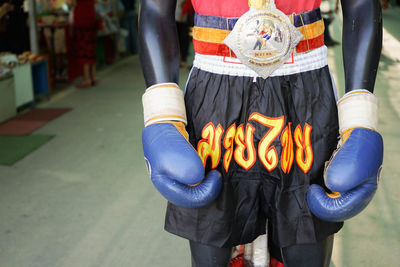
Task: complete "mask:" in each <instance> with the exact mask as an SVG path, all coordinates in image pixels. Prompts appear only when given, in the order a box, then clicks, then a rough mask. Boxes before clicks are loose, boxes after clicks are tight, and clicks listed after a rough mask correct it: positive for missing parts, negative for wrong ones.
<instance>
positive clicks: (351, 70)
mask: <svg viewBox="0 0 400 267" xmlns="http://www.w3.org/2000/svg"><path fill="white" fill-rule="evenodd" d="M175 2H176V1H174V0H142V1H141V11H140V28H139V44H140V60H141V63H142V68H143V73H144V77H145V81H146V85H147V87H151V86H153V85H156V84H161V83H171V82H172V83H178V80H179V77H178V75H179V49H178V41H177V33H176V28H175V21H174V11H175ZM342 10H343V38H342V43H343V59H344V70H345V92H346V93H349V92H351V91H353V90H357V89H364V90H367V91H369V92H371V93H372V92H373V90H374V84H375V78H376V73H377V68H378V63H379V58H380V52H381V44H382V22H381V9H380V4H379V1H376V0H351V1H342ZM350 97H351V95H350ZM351 127H354V125H351ZM145 154H146V151H145ZM345 160H346V159H340V161H341V162H340V163H343V161H345ZM378 165H379V163H378ZM216 176H217V175H216ZM216 179H218V178H216ZM200 180H201V179H200ZM199 182H201V181H199ZM215 183H217V182H215ZM356 183H357V182H356ZM188 184H195V182H188ZM196 184H197V183H196ZM156 187H157V186H156ZM214 187H215V188H214V189H212V190H211V191H212V192H213V193H212V194H217V193H216V192H218V190H219V186H218V185H216V186H214ZM339 187H340V186H339ZM334 188H335V187H334ZM334 188H330V189H332V191H334V190H333V189H334ZM372 191H373V192H372ZM367 193H368V194H370V195H371V197H369V199H368V201H367V202H369V200H370V198H372V195H373V193H374V190H371V191H368V192H367ZM367 193H365V194H367ZM363 194H364V193H363ZM164 195H165V196H166V197H167V199H168V200H170V201H171V199H169V198H168V197H169V196H170V192H169V191H168V193H166V194H164ZM309 195H311V196H310V198H309V199H308V201H309V203H311V204H315V203H317V204H316V209H317V212H319V211H320V212H321V213H319V215H321V216H322V217H323V218H327V220H332V221H341V220H343V219H347V218H349V217H351V216H354V215H355V214H344V215H343V216H338V217H335V216H334V215H333V216H332V215H331V212H332V211H331V210H329V209H330V208H329V207H325V206H324V204H325V203H322V204H320V203H318V202H319V201H322V202H326V201H328V202H329V201H331V200H332V199H335V198H337V197H336V196H335V197H330V196H328V199H327V200H326V199H325V200H324V199H322V200H321V196H324V197H326V194H325V193H324V192H321V191H318V192H317V193H315V191H313V192H311V193H310V194H309ZM315 195H317V196H316V197H314V196H315ZM340 197H342V196H340ZM172 201H174V199H172ZM208 201H212V200H207V203H209V202H208ZM177 203H178V205H179V204H180V203H181V200H178V201H177ZM365 205H366V204H365ZM365 205H364V206H363V207H359V208H357V210H356V211H355V213H358V212H359V211H360V210H361V209H362V208H364V207H365ZM328 206H329V204H328ZM326 209H328V210H326ZM321 210H322V211H321ZM313 212H314V211H313ZM333 212H336V211H333ZM317 216H318V215H317ZM324 216H325V217H324ZM332 245H333V236H328V237H326V238H325V239H323V240H320V241H319V242H317V243H315V244H306V245H294V246H288V247H282V248H272V249H271V250H274V251H275V252H273V253H272V255H273V256H275V257H276V258H278V259H279V260H281V261H283V262H284V264H285V266H289V267H290V266H329V260H330V256H331V251H332ZM190 247H191V251H192V264H193V266H206V267H207V266H228V265H229V259H230V253H231V249H230V248H216V247H214V246H209V245H203V244H200V243H198V242H195V241H190ZM299 255H303V256H304V255H310V256H309V257H308V260H307V259H304V260H302V259H300V258H299ZM309 259H312V260H311V261H309ZM318 259H319V260H318Z"/></svg>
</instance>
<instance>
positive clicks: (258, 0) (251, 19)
mask: <svg viewBox="0 0 400 267" xmlns="http://www.w3.org/2000/svg"><path fill="white" fill-rule="evenodd" d="M249 5H250V9H249V11H247V12H246V13H244V14H243V15H242V16H241V17H240V18H239V20H238V21H237V22H236V24H235V27H234V28H233V29H232V31H231V32H230V33H229V35H228V36H227V37H226V38H225V39H224V43H225V44H226V45H227V46H228V47H229V48H230V49H232V51H233V52H234V53H235V54H236V56H237V58H238V59H239V60H240V61H241V62H242V63H243V64H245V65H246V66H248V67H249V68H250V69H252V70H254V71H255V72H256V73H257V74H258V75H260V76H261V77H263V78H264V79H266V78H268V76H270V75H271V74H272V73H273V72H274V71H275V70H276V69H278V68H279V67H281V66H282V65H283V64H284V63H285V62H286V61H287V60H288V59H289V57H290V56H291V54H292V52H293V49H294V48H295V47H296V45H297V44H298V43H299V42H300V40H301V39H302V38H303V35H302V34H301V33H300V31H298V30H297V29H296V27H294V26H293V24H292V23H291V21H290V20H289V18H288V17H287V16H286V15H285V14H284V13H283V12H282V11H280V10H279V9H277V8H276V6H275V2H274V0H270V1H268V0H250V1H249Z"/></svg>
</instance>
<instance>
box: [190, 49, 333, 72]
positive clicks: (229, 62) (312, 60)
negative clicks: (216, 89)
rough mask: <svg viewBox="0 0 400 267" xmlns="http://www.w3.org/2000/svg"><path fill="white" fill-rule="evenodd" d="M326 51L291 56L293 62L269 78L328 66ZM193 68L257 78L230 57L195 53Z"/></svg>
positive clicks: (314, 50)
mask: <svg viewBox="0 0 400 267" xmlns="http://www.w3.org/2000/svg"><path fill="white" fill-rule="evenodd" d="M327 51H328V49H327V47H326V46H321V47H319V48H316V49H313V50H311V51H309V52H305V53H300V54H293V60H290V61H289V62H287V63H285V64H284V65H283V66H282V67H280V68H279V69H277V70H275V71H274V72H273V73H272V74H271V75H270V77H272V76H283V75H290V74H295V73H300V72H305V71H310V70H316V69H320V68H322V67H325V66H326V65H328V60H327ZM193 66H194V67H196V68H199V69H201V70H204V71H208V72H212V73H216V74H222V75H231V76H246V77H258V76H259V75H258V74H257V73H255V72H254V71H253V70H251V69H250V68H248V67H247V66H245V65H243V64H242V63H240V61H239V60H238V59H237V58H231V57H222V56H210V55H202V54H197V53H196V54H195V57H194V61H193Z"/></svg>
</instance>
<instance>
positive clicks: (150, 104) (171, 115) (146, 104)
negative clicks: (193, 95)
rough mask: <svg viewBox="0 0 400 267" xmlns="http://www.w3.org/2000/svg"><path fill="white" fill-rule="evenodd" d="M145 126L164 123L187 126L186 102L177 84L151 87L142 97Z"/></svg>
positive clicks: (160, 84)
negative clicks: (178, 123) (169, 122)
mask: <svg viewBox="0 0 400 267" xmlns="http://www.w3.org/2000/svg"><path fill="white" fill-rule="evenodd" d="M142 103H143V115H144V126H148V125H150V124H153V123H156V122H162V121H181V122H183V123H184V124H185V125H186V124H187V119H186V109H185V100H184V96H183V92H182V90H181V89H180V88H179V86H178V85H177V84H176V83H159V84H155V85H153V86H150V87H149V88H147V89H146V92H145V93H144V94H143V96H142Z"/></svg>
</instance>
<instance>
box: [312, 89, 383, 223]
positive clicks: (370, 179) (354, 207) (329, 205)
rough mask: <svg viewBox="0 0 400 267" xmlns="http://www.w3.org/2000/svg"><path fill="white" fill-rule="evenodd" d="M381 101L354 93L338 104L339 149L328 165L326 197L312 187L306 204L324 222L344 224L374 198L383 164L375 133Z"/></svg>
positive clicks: (381, 147) (324, 193)
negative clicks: (341, 222)
mask: <svg viewBox="0 0 400 267" xmlns="http://www.w3.org/2000/svg"><path fill="white" fill-rule="evenodd" d="M377 110H378V100H377V98H376V97H375V96H374V95H373V94H372V93H370V92H369V91H367V90H361V89H360V90H353V91H350V92H348V93H347V94H345V95H344V96H343V97H342V98H341V99H340V100H339V102H338V114H339V132H340V134H341V139H340V141H339V146H338V149H337V150H336V151H335V152H334V153H333V155H332V157H331V159H330V160H329V161H328V162H327V163H326V166H325V172H324V180H325V185H326V186H327V188H329V189H330V190H331V191H332V193H326V192H325V190H324V189H323V188H322V187H320V186H319V185H315V184H314V185H311V186H310V188H309V189H308V192H307V202H308V206H309V208H310V210H311V212H312V213H313V214H314V215H315V216H317V217H318V218H320V219H322V220H325V221H344V220H346V219H349V218H351V217H353V216H355V215H357V214H358V213H360V212H361V211H362V210H363V209H364V208H365V207H366V206H367V205H368V203H369V202H370V201H371V199H372V197H373V196H374V194H375V192H376V189H377V186H378V180H379V176H380V171H381V168H382V160H383V140H382V136H381V135H380V134H379V133H378V132H377V131H376V128H377V124H378V114H377Z"/></svg>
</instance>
